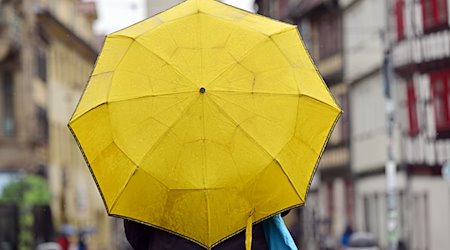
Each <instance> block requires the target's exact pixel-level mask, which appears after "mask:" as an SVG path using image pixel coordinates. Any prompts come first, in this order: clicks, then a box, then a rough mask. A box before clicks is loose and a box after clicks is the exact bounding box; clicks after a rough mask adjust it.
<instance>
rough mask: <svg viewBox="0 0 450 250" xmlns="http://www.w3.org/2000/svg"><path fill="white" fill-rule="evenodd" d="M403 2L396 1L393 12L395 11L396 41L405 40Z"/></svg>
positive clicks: (402, 0)
mask: <svg viewBox="0 0 450 250" xmlns="http://www.w3.org/2000/svg"><path fill="white" fill-rule="evenodd" d="M404 10H405V0H396V1H395V6H394V11H395V24H396V31H397V41H400V40H402V39H404V38H405V20H404V18H405V14H404Z"/></svg>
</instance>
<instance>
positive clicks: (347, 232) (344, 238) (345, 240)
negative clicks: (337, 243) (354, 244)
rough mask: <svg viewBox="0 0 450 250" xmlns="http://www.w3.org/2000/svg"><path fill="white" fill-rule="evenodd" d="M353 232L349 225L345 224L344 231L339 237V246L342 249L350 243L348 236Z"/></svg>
mask: <svg viewBox="0 0 450 250" xmlns="http://www.w3.org/2000/svg"><path fill="white" fill-rule="evenodd" d="M352 234H353V229H352V226H351V225H347V227H346V228H345V231H344V233H343V234H342V237H341V247H342V248H343V249H346V248H347V247H348V246H349V244H350V236H352Z"/></svg>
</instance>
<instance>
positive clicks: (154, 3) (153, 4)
mask: <svg viewBox="0 0 450 250" xmlns="http://www.w3.org/2000/svg"><path fill="white" fill-rule="evenodd" d="M181 2H183V0H164V1H162V0H146V5H147V16H154V15H156V14H158V13H160V12H163V11H165V10H167V9H168V8H170V7H173V6H175V5H177V4H179V3H181Z"/></svg>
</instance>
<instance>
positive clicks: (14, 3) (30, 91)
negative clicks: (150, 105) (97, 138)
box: [0, 0, 124, 249]
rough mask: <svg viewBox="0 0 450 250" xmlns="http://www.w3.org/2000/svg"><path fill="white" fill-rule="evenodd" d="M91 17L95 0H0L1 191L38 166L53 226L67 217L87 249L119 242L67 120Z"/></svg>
mask: <svg viewBox="0 0 450 250" xmlns="http://www.w3.org/2000/svg"><path fill="white" fill-rule="evenodd" d="M96 18H97V16H96V6H95V3H94V2H88V1H80V0H57V1H52V0H10V1H0V159H1V161H0V193H1V188H3V187H4V185H5V183H7V182H8V178H9V179H11V178H12V177H16V176H17V175H23V174H38V175H40V176H42V177H44V178H46V180H47V181H48V186H49V189H50V191H51V195H52V197H51V201H52V202H51V204H50V205H51V212H52V213H51V214H52V215H53V221H46V223H47V224H54V228H55V231H54V233H57V232H58V229H59V228H60V226H61V225H63V224H70V225H72V226H74V228H75V229H77V230H84V231H85V232H87V233H88V234H87V242H88V246H89V249H124V248H123V247H121V246H122V243H123V242H122V240H123V238H120V237H115V236H113V235H119V231H120V229H117V228H122V225H117V224H118V222H117V220H114V219H111V218H110V217H108V216H107V214H106V209H105V207H104V205H103V203H102V202H101V198H100V195H99V194H98V191H97V188H96V186H95V183H94V181H93V179H92V177H91V176H90V173H89V170H88V168H87V167H86V164H85V162H84V160H83V157H82V155H81V153H80V152H79V150H78V147H77V145H76V143H75V140H74V139H73V137H72V136H71V134H70V132H69V130H68V128H67V126H66V124H67V122H68V120H69V118H70V115H71V113H72V112H73V110H74V109H75V106H76V105H77V102H78V99H79V98H80V96H81V93H82V91H83V89H84V86H85V84H86V83H87V80H88V77H89V75H90V72H91V71H92V68H93V65H94V62H95V58H96V56H97V51H96V50H95V49H93V45H92V44H93V42H95V37H94V36H93V32H92V24H93V22H94V20H95V19H96ZM1 216H4V214H3V213H1ZM0 219H2V220H3V219H4V218H0ZM74 240H75V239H74ZM0 248H1V247H0ZM13 249H15V248H13Z"/></svg>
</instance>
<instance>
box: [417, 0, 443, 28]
mask: <svg viewBox="0 0 450 250" xmlns="http://www.w3.org/2000/svg"><path fill="white" fill-rule="evenodd" d="M421 6H422V25H423V30H424V32H425V33H429V32H434V31H437V30H441V29H443V28H446V27H448V16H449V14H448V8H447V7H448V6H447V0H421ZM427 6H428V7H427ZM441 14H444V15H443V16H441Z"/></svg>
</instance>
